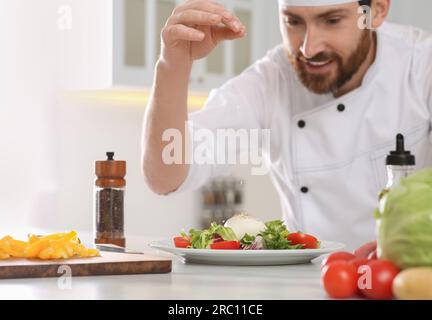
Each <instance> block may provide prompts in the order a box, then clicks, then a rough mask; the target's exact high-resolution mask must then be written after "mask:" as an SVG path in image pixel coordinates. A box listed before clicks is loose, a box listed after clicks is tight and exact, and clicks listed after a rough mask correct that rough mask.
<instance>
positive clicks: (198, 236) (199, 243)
mask: <svg viewBox="0 0 432 320" xmlns="http://www.w3.org/2000/svg"><path fill="white" fill-rule="evenodd" d="M182 235H183V234H182ZM215 235H219V236H220V237H221V238H222V239H224V240H225V241H237V238H236V235H235V233H234V231H232V229H231V228H226V227H224V226H221V225H218V224H217V223H212V224H211V225H210V228H208V229H206V230H196V229H190V231H189V234H188V235H186V236H187V237H188V238H189V239H190V241H191V247H192V248H194V249H207V248H209V247H210V244H212V242H213V237H214V236H215ZM183 236H184V235H183Z"/></svg>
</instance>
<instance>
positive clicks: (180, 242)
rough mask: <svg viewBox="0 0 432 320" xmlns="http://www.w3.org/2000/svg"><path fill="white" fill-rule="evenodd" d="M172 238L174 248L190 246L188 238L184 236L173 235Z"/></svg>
mask: <svg viewBox="0 0 432 320" xmlns="http://www.w3.org/2000/svg"><path fill="white" fill-rule="evenodd" d="M173 240H174V245H175V247H176V248H189V247H190V246H191V242H190V241H189V239H186V238H184V237H175V238H174V239H173Z"/></svg>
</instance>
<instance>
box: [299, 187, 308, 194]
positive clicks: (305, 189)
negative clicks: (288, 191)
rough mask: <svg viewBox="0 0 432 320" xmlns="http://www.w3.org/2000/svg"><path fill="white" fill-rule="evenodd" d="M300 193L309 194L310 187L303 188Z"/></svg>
mask: <svg viewBox="0 0 432 320" xmlns="http://www.w3.org/2000/svg"><path fill="white" fill-rule="evenodd" d="M300 191H301V192H303V193H308V192H309V188H308V187H302V188H301V189H300Z"/></svg>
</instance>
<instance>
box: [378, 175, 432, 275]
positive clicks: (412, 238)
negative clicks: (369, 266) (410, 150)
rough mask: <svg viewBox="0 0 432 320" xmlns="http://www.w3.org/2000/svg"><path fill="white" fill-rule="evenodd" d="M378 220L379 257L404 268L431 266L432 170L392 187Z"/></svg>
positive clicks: (410, 177)
mask: <svg viewBox="0 0 432 320" xmlns="http://www.w3.org/2000/svg"><path fill="white" fill-rule="evenodd" d="M378 221H379V222H378V243H379V251H380V254H379V255H380V258H382V259H386V260H390V261H393V262H394V263H395V264H396V265H397V266H398V267H400V268H401V269H405V268H410V267H419V266H432V169H424V170H422V171H418V172H417V173H415V174H413V175H411V176H409V177H407V178H405V179H402V180H401V182H400V184H399V185H398V186H396V187H394V188H392V190H391V191H390V192H389V193H388V194H387V201H386V203H385V207H384V212H383V213H381V214H380V217H379V218H378Z"/></svg>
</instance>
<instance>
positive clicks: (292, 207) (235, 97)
mask: <svg viewBox="0 0 432 320" xmlns="http://www.w3.org/2000/svg"><path fill="white" fill-rule="evenodd" d="M431 113H432V35H431V34H428V33H426V32H424V31H422V30H419V29H416V28H413V27H408V26H400V25H395V24H390V23H385V24H384V25H383V26H382V27H380V28H379V29H378V30H377V54H376V60H375V62H374V63H373V65H371V67H370V68H369V70H368V71H367V73H366V75H365V77H364V79H363V82H362V85H361V86H360V87H359V88H358V89H355V90H353V91H351V92H349V93H348V94H346V95H344V96H341V97H339V98H335V97H334V96H333V95H332V94H327V95H317V94H314V93H312V92H310V91H308V90H307V89H306V88H305V87H304V86H303V85H302V83H301V82H300V81H299V79H298V78H297V75H296V73H295V71H294V70H293V68H292V66H291V64H290V63H289V61H288V59H287V56H286V54H285V52H284V50H283V47H282V46H281V45H280V46H278V47H276V48H274V49H273V50H271V51H269V52H268V53H267V55H266V56H265V57H264V58H263V59H261V60H259V61H257V62H256V63H255V64H253V65H252V66H251V67H250V68H248V69H247V70H246V71H244V72H243V73H242V74H241V75H239V76H238V77H236V78H234V79H232V80H230V81H229V82H227V83H226V84H225V85H223V86H222V87H221V88H219V89H216V90H213V91H212V92H211V93H210V96H209V99H208V101H207V103H206V105H205V107H204V108H203V109H202V110H200V111H198V112H196V113H193V114H191V115H190V118H189V119H190V121H192V123H193V127H195V128H208V129H216V128H233V129H240V128H245V129H270V130H271V146H270V151H269V153H268V154H267V155H265V156H266V158H267V160H268V162H269V166H270V176H271V178H272V181H273V182H274V185H275V187H276V190H277V192H278V194H279V196H280V200H281V206H282V210H283V215H284V217H283V219H284V220H285V222H286V224H287V226H288V228H289V229H290V231H297V230H300V231H302V232H305V233H311V234H313V235H315V236H317V237H319V238H320V239H325V240H331V241H340V242H344V243H345V244H347V246H348V248H354V247H357V246H359V245H361V244H363V243H365V242H367V241H371V240H373V239H375V238H376V236H375V221H374V218H373V210H374V208H376V206H377V203H378V193H379V191H380V190H382V188H383V187H384V186H385V184H386V181H387V173H386V167H385V157H386V155H387V154H388V153H389V151H391V150H394V149H395V137H396V135H397V134H398V133H402V134H404V135H405V139H406V148H407V149H408V150H410V151H412V152H413V153H414V154H415V156H416V160H417V167H418V168H423V167H427V166H431V165H432V137H431V136H432V135H431V119H432V116H431ZM300 121H303V124H304V126H301V124H300V125H299V122H300ZM227 168H228V166H223V165H198V164H192V165H191V167H190V170H189V174H188V176H187V178H186V180H185V182H184V183H183V184H182V185H181V186H180V188H179V189H178V190H177V191H175V192H174V193H178V192H182V191H185V190H193V189H196V188H198V187H200V186H202V185H203V184H204V183H205V182H206V181H207V180H208V179H210V178H212V177H215V176H219V175H221V174H224V172H225V171H226V169H227ZM305 187H306V188H307V190H306V189H305Z"/></svg>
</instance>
